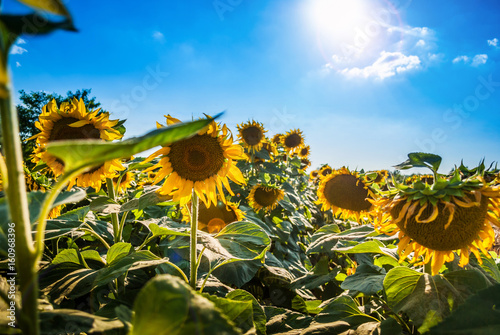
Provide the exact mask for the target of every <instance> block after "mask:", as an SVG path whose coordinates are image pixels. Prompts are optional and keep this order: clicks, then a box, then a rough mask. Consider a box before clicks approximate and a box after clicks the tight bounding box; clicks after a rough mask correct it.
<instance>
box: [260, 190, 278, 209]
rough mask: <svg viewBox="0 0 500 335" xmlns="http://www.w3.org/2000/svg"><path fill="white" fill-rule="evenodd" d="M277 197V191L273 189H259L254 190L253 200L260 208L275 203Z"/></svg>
mask: <svg viewBox="0 0 500 335" xmlns="http://www.w3.org/2000/svg"><path fill="white" fill-rule="evenodd" d="M278 197H279V190H276V189H274V188H270V189H266V188H263V187H259V188H257V189H256V190H255V193H254V199H255V202H256V203H258V204H259V205H260V206H262V207H269V206H272V205H274V204H275V203H276V200H277V199H278Z"/></svg>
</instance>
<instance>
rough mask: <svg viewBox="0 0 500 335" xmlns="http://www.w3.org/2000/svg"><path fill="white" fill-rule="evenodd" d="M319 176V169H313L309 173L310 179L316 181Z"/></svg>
mask: <svg viewBox="0 0 500 335" xmlns="http://www.w3.org/2000/svg"><path fill="white" fill-rule="evenodd" d="M318 176H319V170H312V171H311V172H310V173H309V180H311V181H314V180H316V179H317V178H318Z"/></svg>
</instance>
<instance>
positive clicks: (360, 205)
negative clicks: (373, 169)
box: [316, 167, 375, 221]
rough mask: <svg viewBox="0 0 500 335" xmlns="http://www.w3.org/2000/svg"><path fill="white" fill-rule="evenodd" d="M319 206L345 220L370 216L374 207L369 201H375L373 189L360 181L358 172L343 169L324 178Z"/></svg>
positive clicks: (319, 194)
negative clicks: (330, 210)
mask: <svg viewBox="0 0 500 335" xmlns="http://www.w3.org/2000/svg"><path fill="white" fill-rule="evenodd" d="M317 194H318V201H317V202H316V203H317V204H318V205H322V210H324V211H326V210H329V209H330V208H331V209H332V212H333V214H334V215H338V214H342V216H343V217H344V219H356V220H357V221H359V219H360V218H363V217H367V216H370V215H369V214H370V211H371V210H372V208H373V206H372V204H371V202H370V201H368V200H367V199H374V198H375V195H374V193H373V192H372V191H371V189H370V188H369V187H368V186H367V185H366V184H365V183H364V182H363V180H361V179H360V177H359V174H358V173H357V172H350V171H349V170H348V169H347V168H345V167H342V168H341V169H339V170H335V171H333V172H332V173H331V174H329V175H327V176H326V177H323V178H322V180H321V182H320V184H319V187H318V191H317Z"/></svg>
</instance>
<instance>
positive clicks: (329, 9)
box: [308, 0, 368, 42]
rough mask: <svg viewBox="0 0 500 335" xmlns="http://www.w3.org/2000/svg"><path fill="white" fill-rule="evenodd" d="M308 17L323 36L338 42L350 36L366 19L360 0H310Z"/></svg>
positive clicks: (364, 8) (364, 5) (366, 14)
mask: <svg viewBox="0 0 500 335" xmlns="http://www.w3.org/2000/svg"><path fill="white" fill-rule="evenodd" d="M308 17H309V18H308V19H309V21H310V22H311V23H312V25H313V27H314V28H315V29H316V30H317V32H318V33H320V34H321V35H322V36H323V37H327V38H328V39H332V42H333V41H336V42H340V41H343V40H345V39H348V38H351V36H353V34H355V32H356V29H357V28H358V27H360V26H363V24H364V23H365V22H366V21H367V20H368V13H367V9H366V4H365V3H364V2H363V1H362V0H311V1H310V2H309V5H308Z"/></svg>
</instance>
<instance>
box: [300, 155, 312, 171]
mask: <svg viewBox="0 0 500 335" xmlns="http://www.w3.org/2000/svg"><path fill="white" fill-rule="evenodd" d="M310 166H311V161H310V160H309V159H307V158H302V159H301V160H300V169H301V170H306V169H307V168H308V167H310Z"/></svg>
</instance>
